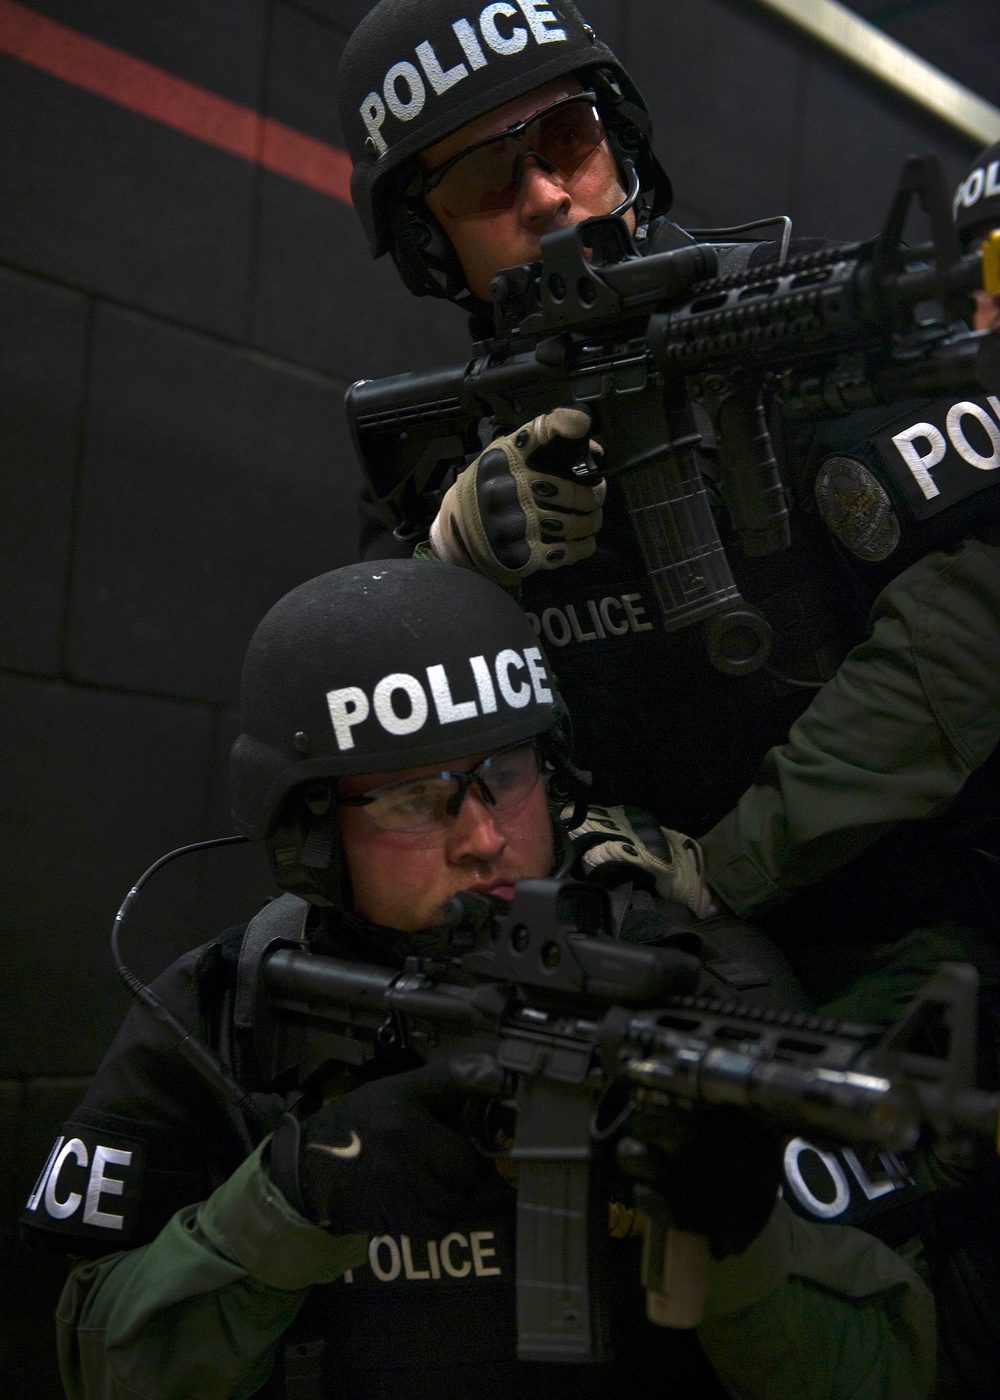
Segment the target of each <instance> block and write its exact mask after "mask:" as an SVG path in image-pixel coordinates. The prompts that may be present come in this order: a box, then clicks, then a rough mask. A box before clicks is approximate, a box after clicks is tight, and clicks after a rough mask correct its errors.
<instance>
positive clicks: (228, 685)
mask: <svg viewBox="0 0 1000 1400" xmlns="http://www.w3.org/2000/svg"><path fill="white" fill-rule="evenodd" d="M366 8H367V5H366V4H365V2H364V0H300V3H295V0H172V3H171V4H169V5H163V4H162V3H160V0H32V10H33V11H34V13H36V14H38V15H42V16H45V17H47V18H50V19H52V20H55V21H57V22H59V23H60V24H62V25H65V26H67V27H69V28H70V29H71V30H73V31H74V32H75V33H77V34H80V35H82V36H84V37H87V38H90V39H94V40H98V41H100V42H101V43H103V44H105V45H109V46H111V47H112V48H114V49H116V50H119V51H122V52H123V53H125V54H128V55H132V56H133V57H135V58H139V59H142V60H144V61H145V62H147V63H149V64H152V65H155V66H156V67H157V68H158V69H162V70H163V71H165V72H166V73H167V74H170V75H173V76H174V77H177V78H181V79H184V80H186V81H187V82H188V83H190V84H193V85H195V86H197V87H198V88H201V89H204V90H207V92H209V93H211V94H215V95H216V96H219V97H223V98H226V99H228V100H229V101H231V102H234V103H238V104H240V105H242V106H243V107H247V108H252V109H256V110H258V111H260V112H261V113H263V114H264V115H266V116H268V117H272V118H275V119H276V120H278V121H280V122H282V123H284V124H286V125H287V126H289V127H292V128H294V129H296V130H298V131H300V132H303V133H305V134H306V135H308V136H311V137H314V138H317V139H318V140H320V141H323V142H325V143H328V144H330V145H333V146H342V145H343V139H342V134H341V132H340V129H339V125H338V121H337V117H336V112H335V107H334V75H335V71H336V65H337V61H338V58H339V55H340V52H341V49H342V47H343V44H344V41H345V39H346V37H347V35H348V34H349V33H350V31H351V29H352V27H353V26H354V24H355V23H356V22H357V20H358V19H359V18H360V16H361V14H362V13H364V11H365V9H366ZM583 8H584V10H585V12H587V13H588V16H589V17H590V18H591V19H592V22H593V23H594V24H595V26H596V27H597V28H598V30H599V32H601V34H602V35H603V36H605V37H607V38H608V39H609V41H610V42H611V43H612V45H613V46H614V47H615V48H616V50H617V51H618V53H619V55H620V56H621V57H622V59H623V60H624V61H625V62H626V64H627V65H628V66H629V68H630V69H631V70H632V72H633V73H634V75H635V77H636V79H637V81H638V82H639V84H640V86H641V88H642V89H643V91H644V92H645V93H646V95H647V97H648V99H649V101H650V105H651V107H652V110H653V116H654V122H655V127H656V131H657V133H658V138H657V144H658V147H659V149H660V151H661V153H662V156H663V158H664V161H665V164H666V165H667V168H668V169H669V170H670V171H671V173H672V176H673V179H674V183H675V188H676V192H677V209H678V212H679V214H680V216H681V217H682V219H684V220H686V221H688V222H689V223H691V224H693V225H697V226H704V225H719V224H727V223H732V222H736V221H738V220H741V219H746V218H756V217H761V216H764V215H768V214H774V213H782V212H789V213H791V214H793V216H794V218H795V221H796V227H797V228H798V229H799V231H801V232H807V233H827V234H831V235H836V236H843V237H855V236H866V235H868V234H870V233H872V232H874V231H875V230H876V228H877V227H878V225H879V223H880V222H881V220H882V218H883V217H884V214H885V212H886V209H887V208H888V204H889V200H890V197H891V192H892V187H893V182H894V179H895V176H896V174H897V171H898V167H899V165H900V164H901V161H902V158H903V156H904V155H905V154H906V153H907V152H908V151H909V150H911V149H921V150H923V149H932V150H936V151H938V152H939V153H940V154H941V155H942V157H943V158H944V160H945V163H946V166H947V168H948V172H949V176H951V177H955V176H957V174H958V173H959V171H960V169H961V167H962V166H963V165H964V163H965V162H966V160H967V159H968V157H969V156H970V155H971V154H972V148H971V146H970V145H969V144H968V143H966V142H963V141H962V140H960V139H958V138H956V137H955V136H953V135H952V134H950V133H948V132H947V131H945V130H944V129H943V128H941V127H940V126H938V125H936V124H935V123H933V122H931V121H930V120H929V119H927V118H924V117H922V116H921V115H920V113H919V112H918V111H917V110H916V109H915V108H912V107H910V106H908V105H907V104H904V103H901V102H900V101H899V100H897V99H894V98H892V97H891V96H889V95H888V94H886V93H885V92H884V91H882V90H881V89H878V88H877V87H875V86H874V85H873V84H871V83H869V82H868V81H867V80H865V79H861V78H859V77H858V76H857V74H855V73H853V72H852V71H851V70H850V68H849V67H848V66H847V65H845V64H842V63H839V62H837V61H835V60H833V59H831V58H829V57H828V56H825V55H823V54H822V53H820V52H819V51H817V50H816V49H815V48H814V47H813V46H811V45H810V44H809V43H808V42H806V41H805V40H803V39H801V38H800V37H798V36H797V35H795V34H793V33H792V32H791V31H790V30H789V29H788V28H787V27H785V26H783V25H781V24H778V23H776V22H774V21H773V20H770V19H768V18H766V17H765V16H763V15H762V14H761V12H760V11H759V10H757V9H756V8H755V7H754V6H753V4H751V3H749V0H683V3H682V0H669V2H668V0H590V3H589V4H588V3H584V4H583ZM896 8H897V10H903V11H906V10H907V9H911V10H915V9H916V7H906V6H903V7H896ZM876 9H877V6H875V5H874V4H873V3H869V4H868V7H867V12H868V13H870V14H872V13H874V12H875V10H876ZM925 10H926V7H925ZM975 10H976V6H975V4H973V3H972V0H965V3H950V4H940V5H938V6H936V7H934V6H932V7H930V9H929V10H927V12H926V14H925V16H924V20H923V21H921V20H920V18H919V16H917V15H914V16H913V17H911V18H909V19H907V17H906V16H905V15H904V16H903V18H902V19H900V20H897V21H894V26H893V27H894V32H898V33H899V35H900V37H902V38H904V40H905V41H907V42H909V43H911V44H913V45H914V46H915V47H918V48H919V47H920V45H921V44H922V45H924V48H925V51H927V55H928V56H929V57H931V58H937V59H938V61H942V62H944V61H945V60H946V59H947V60H948V61H949V62H951V64H952V71H953V72H955V73H956V75H957V76H959V77H962V78H964V79H965V80H966V81H968V82H970V83H972V84H973V85H978V87H979V90H980V91H982V92H983V94H984V95H986V96H988V97H991V98H992V99H993V100H994V101H997V100H1000V90H998V89H1000V76H998V73H997V70H996V67H995V65H993V66H990V65H989V64H988V63H986V62H985V60H984V58H983V54H984V53H988V52H989V51H990V46H989V44H988V35H987V36H985V37H984V34H983V29H982V25H981V24H980V23H979V19H982V21H983V23H984V24H986V25H987V27H988V26H989V25H992V30H990V33H993V38H994V41H995V40H996V39H997V38H1000V34H997V33H994V32H993V31H996V29H997V14H996V12H995V10H994V7H992V6H986V10H987V11H989V14H985V12H984V13H983V14H982V15H980V17H979V18H976V16H975V15H971V14H970V13H969V12H970V11H975ZM980 10H982V7H980ZM949 13H950V14H951V15H952V16H953V18H954V17H955V16H958V20H957V21H956V23H957V29H958V37H956V35H955V33H954V28H955V26H954V25H953V26H951V27H949V24H948V23H947V16H948V14H949ZM3 21H4V15H3V13H2V7H0V34H2V32H3V30H2V25H3ZM973 21H975V24H976V25H977V26H978V28H976V33H977V35H979V36H980V40H981V42H977V43H970V42H965V43H964V44H963V41H962V35H963V34H965V35H966V36H968V34H969V32H970V30H969V26H970V24H972V22H973ZM921 25H922V26H923V27H921ZM963 25H964V26H965V28H964V29H963ZM949 43H950V47H949ZM0 48H2V45H0ZM992 52H993V53H995V52H996V43H995V42H994V43H993V45H992ZM963 64H964V65H965V69H964V70H963ZM946 66H947V65H946ZM960 70H962V71H960ZM991 85H992V91H991V90H990V88H991ZM0 130H2V131H3V133H4V139H3V140H2V141H0V469H2V474H3V476H2V479H3V483H4V508H3V510H0V585H2V586H0V714H2V726H0V734H2V739H0V744H2V751H3V761H2V765H0V810H2V812H3V814H4V817H3V820H4V829H5V839H4V840H3V842H2V854H0V863H2V872H3V873H2V887H3V896H2V903H0V910H2V913H0V927H2V933H3V947H4V950H5V955H4V958H3V964H2V973H0V978H2V982H3V993H4V1011H3V1022H2V1025H3V1033H2V1035H0V1111H2V1114H3V1119H4V1126H5V1131H4V1134H3V1138H2V1142H3V1148H2V1151H3V1155H4V1162H3V1167H4V1181H5V1186H4V1189H3V1193H2V1195H0V1212H2V1219H0V1241H2V1244H3V1256H2V1263H0V1298H2V1299H3V1300H4V1302H3V1304H2V1305H0V1306H2V1308H3V1310H4V1316H3V1325H2V1327H0V1343H2V1346H3V1349H4V1354H3V1357H2V1359H0V1373H2V1374H3V1375H4V1376H5V1377H6V1378H7V1379H6V1383H5V1387H4V1388H5V1393H6V1394H8V1395H12V1396H15V1397H22V1396H23V1397H25V1398H27V1397H32V1400H46V1397H49V1396H52V1397H57V1396H58V1395H59V1393H60V1391H59V1388H58V1381H57V1379H56V1373H55V1363H54V1352H53V1346H52V1332H51V1321H50V1318H51V1309H52V1306H53V1302H54V1297H55V1294H56V1292H57V1290H58V1286H59V1281H60V1278H61V1276H62V1273H63V1266H62V1264H61V1262H60V1261H58V1260H54V1259H45V1258H40V1257H36V1256H33V1255H30V1254H28V1253H27V1252H26V1251H22V1250H21V1249H20V1247H19V1246H16V1245H15V1243H14V1239H13V1225H12V1220H13V1217H14V1215H15V1214H16V1212H17V1209H18V1208H19V1205H20V1202H21V1201H22V1200H23V1198H24V1197H25V1195H26V1194H27V1191H28V1189H29V1188H30V1185H31V1181H32V1179H33V1177H34V1174H35V1172H36V1171H37V1170H38V1168H39V1167H40V1165H41V1164H42V1162H43V1161H44V1157H45V1154H46V1152H47V1149H48V1145H49V1141H50V1138H51V1135H52V1133H53V1132H54V1131H55V1129H56V1128H57V1126H58V1124H59V1122H60V1121H61V1120H62V1118H63V1117H64V1116H65V1114H66V1112H68V1110H69V1108H70V1107H71V1106H72V1105H73V1103H74V1102H75V1101H76V1099H77V1098H78V1097H79V1093H80V1091H81V1088H82V1086H83V1085H84V1084H85V1083H86V1079H87V1076H88V1075H89V1074H90V1073H91V1072H92V1071H93V1069H94V1067H95V1065H96V1064H97V1062H98V1060H99V1058H100V1055H101V1053H102V1050H103V1047H104V1046H105V1045H106V1043H107V1041H108V1039H109V1038H110V1035H111V1033H112V1031H113V1029H114V1027H115V1025H116V1024H117V1022H118V1020H119V1019H120V1016H121V1014H122V1012H123V1010H124V1005H125V1003H124V995H123V994H122V993H121V992H120V991H119V990H118V989H117V987H116V985H115V983H114V979H113V976H112V972H111V968H110V962H109V958H108V954H107V939H108V933H109V930H110V926H111V921H112V918H113V916H114V913H115V910H116V908H117V906H118V904H119V902H120V900H121V898H122V897H123V895H124V893H125V891H126V890H127V889H128V888H129V887H130V886H131V884H132V883H133V881H134V880H135V878H136V877H137V875H138V874H139V873H140V872H141V871H142V870H143V869H144V868H145V867H146V866H147V865H148V864H149V863H150V862H151V861H152V860H154V859H155V858H156V857H157V856H159V855H160V854H161V853H163V852H164V851H166V850H168V849H170V848H172V847H174V846H177V845H180V844H183V843H185V842H187V841H192V840H196V839H199V838H202V837H206V836H211V835H219V834H225V833H226V832H228V830H229V826H228V816H227V799H226V755H227V752H228V748H229V745H230V743H231V742H232V739H233V738H234V737H235V734H236V733H237V732H238V714H237V709H236V707H237V704H238V677H239V666H240V660H241V657H242V653H243V650H244V647H245V644H246V642H247V639H248V638H249V635H250V633H251V631H252V630H253V627H254V625H255V624H256V622H257V621H258V619H259V618H260V616H261V615H262V614H263V613H264V611H265V610H266V609H267V608H268V607H269V606H270V604H271V603H272V602H274V600H275V599H277V598H278V597H279V596H280V595H281V594H282V593H284V592H285V591H286V590H287V589H288V588H290V587H292V586H294V585H295V584H296V583H298V582H300V581H302V580H303V579H305V578H307V577H309V576H311V575H312V574H314V573H317V572H320V571H322V570H325V569H329V568H333V567H336V566H337V565H339V564H342V563H346V562H348V561H349V560H350V559H352V558H353V557H354V547H355V546H354V539H355V517H354V496H355V492H356V489H357V485H358V473H357V469H356V466H355V464H354V462H353V460H352V455H351V449H350V446H349V442H348V438H347V433H346V428H345V424H344V418H343V412H342V406H341V404H342V397H343V393H344V390H345V388H346V386H347V385H348V384H349V383H351V382H352V381H353V380H354V379H356V378H359V377H361V376H365V375H381V374H387V373H392V372H395V371H398V370H403V369H407V368H417V367H420V366H422V365H427V364H433V363H449V362H455V361H458V360H460V359H463V358H464V357H465V355H466V352H467V338H466V334H465V327H464V322H463V318H462V317H461V315H460V314H459V313H458V312H456V311H455V310H454V308H452V307H450V306H447V305H443V304H441V303H437V302H433V301H429V300H423V301H417V300H415V299H413V298H411V297H410V296H409V295H408V294H407V293H406V292H405V291H404V290H403V288H402V287H401V285H400V284H399V283H398V280H397V278H396V274H395V270H394V268H393V267H392V266H391V264H390V263H389V262H388V260H383V261H382V262H380V263H378V264H374V265H373V264H372V263H371V262H370V261H369V259H368V257H367V252H366V249H365V247H364V244H363V240H362V237H361V233H360V229H359V227H358V225H357V222H356V220H355V217H354V215H353V212H352V211H351V210H350V208H348V207H347V206H346V205H345V204H344V203H342V202H339V201H338V200H336V199H334V198H332V197H330V196H328V195H323V194H320V193H318V192H317V191H315V190H313V189H311V188H307V187H305V186H304V185H302V184H299V183H296V182H295V181H293V180H290V179H287V178H284V177H282V176H279V175H276V174H273V173H269V172H268V171H265V170H262V169H261V168H260V167H258V166H257V165H255V164H253V163H251V162H249V161H247V160H243V159H241V158H239V157H237V156H233V155H229V154H226V153H225V152H223V151H221V150H219V149H217V148H215V147H214V146H211V145H207V144H204V143H202V142H199V141H198V140H195V139H193V138H192V137H190V136H188V135H185V134H183V133H182V132H180V131H178V130H174V129H171V128H170V127H168V126H166V125H163V124H161V123H160V122H157V121H155V120H152V119H150V118H149V117H146V116H142V115H139V114H138V113H136V112H134V111H130V110H127V109H126V108H125V107H123V106H120V105H117V104H116V103H114V102H112V101H109V100H107V99H105V98H103V97H98V96H95V95H93V94H92V93H90V92H88V91H85V90H83V89H82V88H81V87H79V86H77V85H75V84H74V83H72V82H69V81H64V80H61V79H59V78H56V77H53V76H50V75H49V74H48V73H46V72H44V71H41V70H40V69H39V68H38V67H36V66H33V65H32V64H30V63H26V62H22V61H19V60H18V59H15V58H13V57H11V56H10V55H9V54H8V53H7V52H0ZM267 889H268V879H267V872H266V870H265V868H264V865H263V862H262V860H261V858H260V856H259V853H257V852H256V851H254V850H250V849H244V848H235V849H231V850H228V851H226V852H224V853H220V854H217V855H212V856H206V857H202V858H198V859H191V858H188V860H187V861H186V862H185V863H184V864H182V866H180V867H173V868H170V869H168V870H167V871H165V872H164V873H163V874H162V875H161V876H159V877H158V878H157V882H156V884H155V885H153V886H152V887H151V889H150V891H149V893H148V895H146V896H144V897H143V899H142V901H141V903H140V905H139V906H138V907H137V909H136V912H135V914H134V917H133V922H132V923H131V925H130V926H129V929H128V933H127V937H126V943H127V946H128V950H129V956H130V958H131V960H132V961H133V964H134V965H135V966H136V967H137V968H138V969H139V970H140V971H141V972H143V973H144V974H145V975H149V976H151V975H153V974H154V973H155V972H156V970H157V969H158V968H159V967H161V966H163V965H164V964H165V963H166V962H167V961H168V960H169V959H170V958H172V957H173V956H175V955H176V954H177V953H178V952H179V951H181V950H182V949H183V948H185V947H187V946H190V945H192V944H193V943H195V942H197V941H201V940H203V939H204V938H207V937H209V936H211V935H212V934H213V933H214V932H216V931H217V930H218V929H219V928H221V927H224V926H225V925H227V924H231V923H234V922H236V921H238V920H240V919H242V918H245V917H246V916H247V915H248V914H249V913H250V912H252V910H253V909H254V908H255V907H256V906H257V905H258V904H259V902H260V899H261V898H262V896H263V894H264V893H266V891H267Z"/></svg>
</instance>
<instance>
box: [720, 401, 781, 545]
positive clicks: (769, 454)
mask: <svg viewBox="0 0 1000 1400" xmlns="http://www.w3.org/2000/svg"><path fill="white" fill-rule="evenodd" d="M717 427H718V431H719V474H720V478H721V485H722V496H723V499H724V501H725V503H726V508H727V510H728V511H729V518H730V519H731V520H732V522H733V529H734V530H735V531H736V533H737V534H738V535H739V537H740V542H741V543H742V545H743V548H744V550H745V551H746V552H747V554H748V555H750V557H751V558H759V557H760V556H762V555H766V554H776V553H778V552H779V551H780V550H782V549H787V548H788V546H789V545H790V543H791V536H790V534H789V528H788V502H787V500H786V497H785V488H784V486H783V484H782V481H781V476H780V473H779V471H778V463H777V461H776V459H775V456H774V447H773V444H772V442H771V434H770V431H769V430H768V426H767V415H766V414H765V412H764V403H763V395H762V392H761V387H760V385H759V384H758V383H754V382H751V383H748V384H742V385H740V386H739V387H738V388H737V389H734V390H733V391H732V392H730V393H729V394H727V396H726V397H725V398H724V399H723V400H722V402H721V403H720V405H719V410H718V416H717Z"/></svg>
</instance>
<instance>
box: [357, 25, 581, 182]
mask: <svg viewBox="0 0 1000 1400" xmlns="http://www.w3.org/2000/svg"><path fill="white" fill-rule="evenodd" d="M522 19H523V21H524V23H523V24H522V23H519V21H520V20H522ZM451 29H452V35H453V36H454V37H452V35H449V36H448V39H447V40H446V41H445V42H446V44H447V48H444V47H441V46H440V41H439V48H440V55H441V56H440V57H439V52H438V49H435V47H434V45H433V44H432V43H431V41H430V40H429V39H425V40H424V41H423V42H422V43H420V44H418V45H417V46H416V48H415V50H414V57H415V58H416V59H417V61H418V62H419V64H420V67H419V68H418V67H417V66H416V64H415V63H411V62H410V61H409V60H408V59H402V60H401V61H400V62H399V63H394V64H393V65H392V67H391V68H390V69H389V71H388V72H387V73H386V75H385V78H384V79H383V80H382V91H381V93H379V92H370V93H369V94H368V96H367V97H366V98H365V100H364V101H363V102H362V104H361V107H360V109H359V110H360V112H361V119H362V121H363V122H364V124H365V127H366V128H367V131H368V135H369V137H370V139H371V140H372V141H373V142H374V144H375V148H376V150H377V151H378V154H379V155H384V154H385V152H386V151H387V150H388V145H387V143H386V140H385V137H384V136H383V135H382V127H383V125H384V124H385V119H386V114H387V112H391V113H392V115H393V116H394V117H395V118H396V119H397V121H401V122H410V121H413V119H414V117H418V116H419V115H420V113H421V112H422V111H423V110H424V107H425V106H426V104H427V83H429V84H430V87H431V91H432V92H433V94H434V95H435V96H437V97H440V96H441V95H442V93H445V92H447V91H448V90H449V88H453V87H454V86H455V84H456V83H460V82H461V81H462V79H463V78H467V77H468V76H469V73H470V72H474V71H476V70H477V69H479V68H485V67H486V66H487V64H489V63H490V61H491V58H490V55H496V56H497V57H499V58H508V57H510V56H511V55H512V54H516V53H520V52H521V50H522V49H523V48H525V47H526V46H527V45H528V43H529V42H533V43H536V44H559V43H563V42H564V41H565V39H566V31H565V30H564V29H561V28H560V27H559V21H558V18H557V16H556V15H554V14H553V13H552V11H551V10H550V9H549V6H548V0H517V3H516V4H508V3H507V0H499V3H493V4H490V5H486V6H484V8H483V9H482V10H481V11H480V13H479V18H478V20H477V21H476V25H475V26H473V25H472V24H471V23H470V22H469V20H467V19H457V20H455V22H454V24H452V26H451ZM477 30H478V32H477ZM459 51H461V55H462V57H461V58H460V59H459V61H458V62H457V63H452V65H451V67H450V68H446V67H445V64H446V63H449V62H451V60H452V59H453V58H458V55H459ZM425 78H426V80H427V82H425V81H424V79H425Z"/></svg>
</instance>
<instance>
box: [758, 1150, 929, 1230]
mask: <svg viewBox="0 0 1000 1400" xmlns="http://www.w3.org/2000/svg"><path fill="white" fill-rule="evenodd" d="M781 1194H782V1195H783V1196H784V1198H785V1200H786V1201H787V1202H788V1204H789V1205H790V1206H791V1207H792V1209H793V1210H794V1211H795V1212H796V1214H797V1215H801V1216H804V1217H805V1218H806V1219H807V1220H826V1221H830V1222H832V1223H835V1224H837V1225H855V1226H857V1227H859V1228H860V1229H871V1228H873V1227H874V1233H876V1234H878V1233H879V1230H878V1228H877V1226H876V1225H875V1222H876V1221H877V1220H878V1219H879V1218H880V1217H881V1216H883V1215H886V1214H887V1213H888V1212H889V1211H892V1210H896V1209H898V1208H899V1207H900V1206H904V1205H907V1206H908V1205H910V1204H912V1203H913V1202H914V1201H916V1200H917V1199H918V1198H919V1197H920V1195H921V1191H920V1189H919V1188H918V1187H917V1185H916V1183H915V1181H914V1179H913V1177H912V1175H911V1174H910V1172H909V1170H908V1169H907V1166H906V1164H905V1163H904V1162H902V1161H901V1160H900V1159H899V1158H898V1157H897V1156H895V1154H894V1153H892V1152H875V1151H866V1150H865V1149H863V1148H850V1147H837V1148H833V1149H829V1148H819V1147H816V1146H815V1145H814V1144H813V1143H811V1142H807V1140H806V1139H805V1138H801V1137H796V1138H792V1140H791V1141H790V1142H789V1143H788V1144H787V1146H786V1147H785V1157H784V1181H783V1184H782V1190H781Z"/></svg>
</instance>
